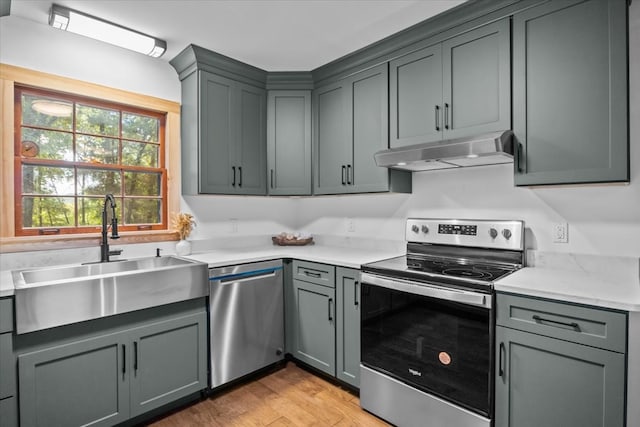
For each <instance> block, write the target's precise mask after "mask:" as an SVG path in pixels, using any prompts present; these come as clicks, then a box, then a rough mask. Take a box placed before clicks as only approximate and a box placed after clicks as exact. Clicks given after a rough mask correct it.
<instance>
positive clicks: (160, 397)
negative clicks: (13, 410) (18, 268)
mask: <svg viewBox="0 0 640 427" xmlns="http://www.w3.org/2000/svg"><path fill="white" fill-rule="evenodd" d="M151 310H154V309H151ZM132 316H133V314H132ZM144 323H145V324H144V325H143V326H138V327H134V328H120V329H116V330H113V329H110V328H107V329H106V330H108V331H109V332H108V333H99V332H94V333H92V334H90V335H86V334H83V335H82V338H80V339H78V340H74V339H70V338H69V337H67V338H66V339H65V340H64V343H62V344H59V345H56V344H54V343H48V345H47V346H46V347H44V348H39V349H37V350H34V351H28V352H24V353H20V352H19V354H18V378H19V397H20V425H22V426H70V425H88V424H91V425H97V426H98V425H104V426H106V425H113V424H117V423H120V422H123V421H126V420H128V419H130V418H133V417H135V416H137V415H140V414H143V413H145V412H148V411H150V410H152V409H155V408H158V407H160V406H162V405H164V404H167V403H171V402H173V401H175V400H178V399H179V398H182V397H186V396H189V395H190V394H193V393H196V392H198V391H200V390H203V389H205V388H206V387H207V336H206V333H207V332H206V331H207V317H206V311H205V307H204V304H203V305H202V307H201V308H198V309H193V308H191V309H189V310H188V311H185V312H184V313H183V314H181V315H174V316H169V317H167V316H163V317H158V318H157V319H153V318H151V320H149V321H146V322H144ZM74 327H75V326H73V325H72V328H74ZM24 340H25V341H27V342H28V341H29V340H30V338H29V337H25V338H24Z"/></svg>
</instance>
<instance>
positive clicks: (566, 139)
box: [513, 0, 629, 185]
mask: <svg viewBox="0 0 640 427" xmlns="http://www.w3.org/2000/svg"><path fill="white" fill-rule="evenodd" d="M513 52H514V53H513V91H514V94H513V101H514V109H513V130H514V133H515V135H516V138H517V140H518V142H519V143H520V144H521V145H520V146H519V150H518V154H519V156H518V158H517V159H516V164H515V182H516V184H517V185H538V184H563V183H565V184H567V183H568V184H570V183H588V182H613V181H628V180H629V158H628V154H629V136H628V110H627V108H628V86H627V85H628V81H627V80H628V76H627V2H625V1H619V0H588V1H563V2H546V3H544V4H541V5H539V6H537V7H533V8H530V9H527V10H525V11H523V12H521V13H517V14H516V15H514V17H513Z"/></svg>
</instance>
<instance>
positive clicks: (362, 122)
mask: <svg viewBox="0 0 640 427" xmlns="http://www.w3.org/2000/svg"><path fill="white" fill-rule="evenodd" d="M348 82H349V86H350V92H351V97H350V98H351V99H352V106H351V108H352V114H353V134H352V135H353V141H352V143H353V154H352V155H353V162H352V164H349V165H347V184H348V185H350V186H351V187H350V189H349V191H350V192H357V193H364V192H374V191H389V170H388V169H387V168H381V167H378V165H376V162H375V160H374V158H373V155H374V154H375V153H376V152H378V151H380V150H385V149H387V148H389V119H388V117H389V89H388V87H389V71H388V66H387V64H383V65H380V66H378V67H375V68H372V69H371V70H367V71H365V72H362V73H358V74H356V75H355V76H353V77H350V78H349V80H348Z"/></svg>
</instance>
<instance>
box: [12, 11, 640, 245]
mask: <svg viewBox="0 0 640 427" xmlns="http://www.w3.org/2000/svg"><path fill="white" fill-rule="evenodd" d="M45 41H46V42H45ZM629 45H630V70H629V75H630V107H631V108H630V131H631V183H630V184H629V185H606V186H584V187H562V188H561V187H545V188H516V187H514V185H513V173H512V169H511V167H510V166H509V165H497V166H488V167H482V168H468V169H459V170H445V171H432V172H420V173H415V174H414V181H413V187H414V191H413V194H411V195H357V196H333V197H332V196H328V197H313V198H309V197H308V198H300V199H296V198H293V199H287V198H264V197H225V196H197V197H184V198H183V200H182V209H183V210H185V211H189V212H192V213H194V214H195V216H196V221H197V223H198V227H197V228H196V234H195V236H194V237H195V238H198V239H203V238H209V237H212V238H215V237H225V236H226V237H232V236H234V235H250V234H272V233H277V232H279V231H282V230H285V229H296V228H297V229H304V230H308V231H310V232H312V233H316V234H329V235H336V236H343V235H344V236H352V237H365V236H366V237H378V238H381V239H402V238H403V237H404V236H403V224H404V220H405V219H406V218H407V217H411V216H415V217H460V218H508V219H523V220H524V221H525V222H526V225H527V227H528V228H529V231H528V235H527V238H528V246H529V247H531V248H536V249H539V250H544V251H556V252H576V253H590V254H607V255H625V256H640V2H633V4H632V5H631V7H630V40H629ZM0 62H3V63H8V64H13V65H18V66H22V67H26V68H31V69H35V70H41V71H44V72H48V73H52V74H59V75H64V76H68V77H72V78H76V79H80V80H86V81H90V82H93V83H98V84H103V85H107V86H111V87H115V88H120V89H125V90H130V91H133V92H138V93H143V94H147V95H152V96H157V97H160V98H165V99H169V100H173V101H179V100H180V83H179V81H178V78H177V75H176V73H175V71H174V70H173V68H172V67H171V66H170V65H169V64H168V63H167V62H166V60H162V59H160V60H158V59H153V58H148V57H145V56H143V55H139V54H136V53H130V52H128V51H126V50H123V49H120V48H117V47H112V46H110V45H106V44H103V43H99V42H95V41H92V40H89V39H85V38H83V37H80V36H76V35H73V34H70V33H65V32H62V31H57V30H54V29H52V28H50V27H48V26H46V25H42V24H36V23H33V22H31V21H26V20H22V19H19V18H15V17H4V18H1V19H0ZM232 218H234V219H237V220H238V222H237V224H238V229H237V231H233V226H232V224H231V221H230V219H232ZM347 218H353V222H354V225H355V232H347V226H346V225H347ZM556 222H568V223H569V243H566V244H557V243H553V242H552V240H551V228H552V225H553V224H554V223H556Z"/></svg>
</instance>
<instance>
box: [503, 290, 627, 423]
mask: <svg viewBox="0 0 640 427" xmlns="http://www.w3.org/2000/svg"><path fill="white" fill-rule="evenodd" d="M496 322H497V327H496V369H495V372H496V386H495V390H496V393H495V402H496V403H495V425H496V427H539V426H545V427H623V426H624V425H625V390H626V373H625V372H626V371H625V369H626V357H625V353H624V351H625V349H626V315H625V314H624V313H621V312H612V311H608V310H600V309H597V308H590V307H582V306H575V305H571V304H565V303H561V302H554V301H548V300H541V299H537V298H527V297H521V296H514V295H508V294H498V297H497V320H496Z"/></svg>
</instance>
